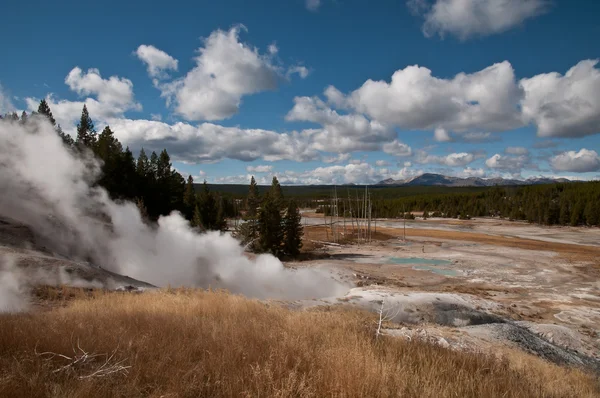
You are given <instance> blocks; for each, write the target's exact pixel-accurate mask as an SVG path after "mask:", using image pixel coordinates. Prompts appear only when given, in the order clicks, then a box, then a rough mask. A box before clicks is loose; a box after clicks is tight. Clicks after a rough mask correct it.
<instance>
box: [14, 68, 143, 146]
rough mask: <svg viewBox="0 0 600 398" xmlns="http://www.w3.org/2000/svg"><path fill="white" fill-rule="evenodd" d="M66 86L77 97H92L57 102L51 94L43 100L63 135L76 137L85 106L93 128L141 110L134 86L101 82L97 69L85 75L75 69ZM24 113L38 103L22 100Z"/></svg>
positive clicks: (117, 80) (118, 81) (113, 78)
mask: <svg viewBox="0 0 600 398" xmlns="http://www.w3.org/2000/svg"><path fill="white" fill-rule="evenodd" d="M65 84H67V85H68V86H69V88H70V89H71V90H73V91H75V92H76V93H78V94H79V95H82V96H85V95H91V96H93V97H96V98H92V97H87V98H85V99H84V100H81V101H68V100H61V99H57V98H56V97H55V96H54V95H53V94H48V95H47V96H46V98H45V99H46V101H47V102H48V105H49V106H50V109H51V110H52V114H53V115H54V118H55V119H56V122H57V123H58V124H60V125H61V126H62V128H63V130H64V131H65V133H67V134H70V135H71V136H73V137H75V125H76V124H77V122H78V121H79V118H80V116H81V109H82V108H83V105H86V106H87V108H88V110H89V112H90V115H91V117H92V119H93V120H94V121H95V122H96V127H97V128H99V127H101V126H102V125H106V124H107V122H108V121H110V120H113V119H117V118H122V117H124V114H125V112H127V111H130V110H141V108H142V107H141V105H140V104H138V103H137V102H136V101H135V98H134V94H133V83H132V82H131V81H130V80H129V79H125V78H120V77H117V76H111V77H110V78H109V79H103V78H102V76H101V75H100V71H99V70H98V69H90V70H88V71H87V72H86V73H84V72H83V71H82V70H81V69H80V68H78V67H76V68H73V70H71V72H69V74H68V75H67V77H66V78H65ZM25 103H26V104H27V110H28V111H30V112H33V111H37V108H38V106H39V99H38V98H32V97H28V98H25Z"/></svg>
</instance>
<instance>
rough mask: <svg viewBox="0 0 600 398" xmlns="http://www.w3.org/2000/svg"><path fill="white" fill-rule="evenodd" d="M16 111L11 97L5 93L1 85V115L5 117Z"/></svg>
mask: <svg viewBox="0 0 600 398" xmlns="http://www.w3.org/2000/svg"><path fill="white" fill-rule="evenodd" d="M14 110H15V106H14V105H13V103H12V101H11V100H10V97H9V96H8V95H7V94H6V93H5V92H4V89H3V88H2V85H1V84H0V115H3V114H5V113H8V112H12V111H14Z"/></svg>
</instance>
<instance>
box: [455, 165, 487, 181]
mask: <svg viewBox="0 0 600 398" xmlns="http://www.w3.org/2000/svg"><path fill="white" fill-rule="evenodd" d="M460 176H461V177H479V178H483V177H485V176H486V172H485V170H483V169H482V168H479V169H473V168H471V167H466V168H465V169H464V170H463V171H462V172H461V173H460Z"/></svg>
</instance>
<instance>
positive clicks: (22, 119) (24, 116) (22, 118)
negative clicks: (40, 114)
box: [21, 111, 27, 124]
mask: <svg viewBox="0 0 600 398" xmlns="http://www.w3.org/2000/svg"><path fill="white" fill-rule="evenodd" d="M21 123H23V124H25V123H27V112H25V111H23V113H21Z"/></svg>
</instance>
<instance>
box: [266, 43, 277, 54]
mask: <svg viewBox="0 0 600 398" xmlns="http://www.w3.org/2000/svg"><path fill="white" fill-rule="evenodd" d="M268 50H269V54H271V55H275V54H277V53H278V52H279V47H277V44H275V43H271V44H269V47H268Z"/></svg>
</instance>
